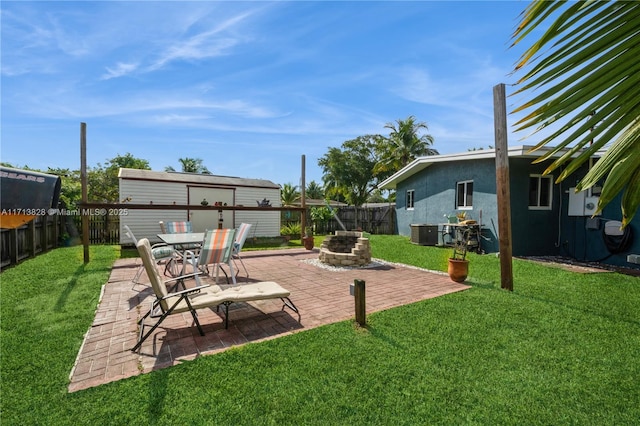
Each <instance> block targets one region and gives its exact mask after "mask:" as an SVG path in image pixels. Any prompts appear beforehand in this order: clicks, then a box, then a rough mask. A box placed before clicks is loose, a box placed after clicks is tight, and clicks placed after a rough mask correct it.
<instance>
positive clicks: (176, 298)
mask: <svg viewBox="0 0 640 426" xmlns="http://www.w3.org/2000/svg"><path fill="white" fill-rule="evenodd" d="M137 247H138V252H139V253H140V257H141V258H142V262H143V264H144V267H145V269H146V271H147V274H148V275H149V280H150V281H151V287H152V288H153V291H154V294H155V299H154V300H153V301H152V302H151V307H150V309H149V311H148V312H147V313H146V314H145V315H144V316H143V317H142V318H141V319H140V320H139V321H138V324H139V326H140V333H139V335H138V342H137V343H136V345H135V346H134V347H133V348H132V349H131V350H132V351H133V352H135V351H136V350H138V349H139V348H140V346H141V345H142V343H143V342H144V341H145V340H146V339H147V338H148V337H149V336H150V335H151V333H153V331H154V330H155V329H156V328H158V326H159V325H160V324H161V323H162V321H164V319H165V318H166V317H168V316H169V315H172V314H179V313H182V312H187V311H188V312H190V313H191V316H192V317H193V321H194V323H195V324H196V327H198V331H199V332H200V335H201V336H204V331H203V330H202V326H201V325H200V322H199V321H198V315H197V313H196V311H197V310H198V309H205V308H212V307H214V306H215V307H216V310H217V309H218V307H219V306H220V305H223V306H224V307H225V317H224V327H225V329H226V328H229V305H231V304H232V303H234V302H249V301H252V300H265V299H275V298H279V299H280V300H282V302H283V306H282V309H284V307H285V306H287V307H289V308H290V309H292V310H293V311H294V312H296V313H298V314H299V312H298V308H297V307H296V306H295V305H294V304H293V302H292V301H291V299H289V295H290V294H291V293H290V292H289V291H288V290H286V289H284V288H283V287H281V286H280V285H279V284H277V283H275V282H272V281H264V282H257V283H251V284H242V285H238V286H221V285H208V284H203V283H202V281H201V280H200V275H201V274H202V272H201V271H196V272H195V273H193V274H188V275H185V276H181V277H176V278H172V279H169V280H168V281H165V282H163V281H162V278H161V277H160V274H159V272H158V269H157V267H156V263H155V261H154V259H153V256H152V255H151V245H150V244H149V240H148V239H146V238H143V239H141V240H140V241H138V245H137ZM190 277H193V278H195V281H196V286H195V287H193V288H188V289H186V290H182V291H177V292H173V293H169V292H168V291H167V287H166V284H167V282H171V281H176V280H180V279H186V278H190ZM148 318H154V319H155V318H157V321H156V322H155V324H153V325H152V326H151V328H150V329H149V330H148V331H146V333H145V329H146V327H147V325H146V324H145V320H147V319H148Z"/></svg>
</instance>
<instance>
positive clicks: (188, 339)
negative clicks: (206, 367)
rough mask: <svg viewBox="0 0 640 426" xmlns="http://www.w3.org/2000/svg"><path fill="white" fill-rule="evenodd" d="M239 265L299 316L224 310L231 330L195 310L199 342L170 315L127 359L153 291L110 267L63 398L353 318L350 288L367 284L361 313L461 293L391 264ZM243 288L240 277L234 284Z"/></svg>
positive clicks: (305, 255) (291, 253) (274, 261)
mask: <svg viewBox="0 0 640 426" xmlns="http://www.w3.org/2000/svg"><path fill="white" fill-rule="evenodd" d="M242 258H243V260H244V263H245V265H246V267H247V269H248V270H249V274H250V281H275V282H277V283H279V284H280V285H281V286H283V287H284V288H286V289H288V290H289V291H291V296H290V298H291V300H292V301H293V302H294V303H295V304H296V306H297V307H298V309H299V311H300V312H299V315H298V314H296V313H295V312H293V311H291V310H290V309H289V308H285V309H284V310H283V309H282V302H281V301H280V300H279V299H276V300H265V301H258V302H251V303H238V304H234V305H231V307H230V309H229V329H227V330H225V328H224V324H223V317H224V313H223V310H222V309H221V310H220V313H218V312H216V310H215V309H202V310H199V311H198V319H199V321H200V323H201V324H202V327H203V329H204V332H205V335H204V336H200V334H199V333H198V330H197V328H196V327H195V325H194V324H193V318H192V317H191V315H190V314H189V313H185V314H179V315H171V316H169V317H168V318H167V319H166V320H165V321H164V322H163V323H162V325H161V326H160V327H158V329H157V330H156V331H155V332H154V334H153V335H151V336H150V337H149V338H148V339H147V340H146V341H145V342H144V344H143V345H142V348H141V350H140V351H139V353H133V352H131V350H130V349H131V348H132V347H133V346H134V345H135V343H136V340H137V320H138V318H140V317H141V316H142V315H144V314H145V313H146V312H147V310H148V309H149V304H150V301H151V300H152V291H151V288H150V287H149V285H148V284H146V283H147V282H148V281H146V280H147V279H146V274H143V276H142V278H141V282H142V284H137V285H135V286H133V284H132V283H131V279H132V278H133V276H134V274H135V272H136V270H137V268H138V266H139V265H140V263H141V261H140V259H121V260H118V261H116V263H115V265H114V267H113V270H112V271H111V276H110V278H109V281H108V282H107V283H106V284H105V285H104V287H103V294H102V295H101V298H100V302H99V305H98V308H97V311H96V317H95V319H94V322H93V324H92V325H91V327H90V329H89V331H88V332H87V334H86V336H85V339H84V343H83V345H82V347H81V348H80V352H79V353H78V357H77V359H76V363H75V365H74V367H73V370H72V372H71V375H70V380H71V382H70V384H69V391H70V392H74V391H77V390H81V389H86V388H89V387H92V386H97V385H100V384H103V383H107V382H111V381H115V380H119V379H123V378H126V377H131V376H135V375H138V374H144V373H147V372H149V371H153V370H157V369H160V368H165V367H169V366H172V365H175V364H178V363H180V362H181V361H183V360H190V359H194V358H196V357H198V356H201V355H207V354H214V353H216V352H220V351H223V350H225V349H227V348H229V347H232V346H237V345H242V344H245V343H248V342H258V341H260V340H265V339H271V338H275V337H279V336H283V335H286V334H290V333H294V332H298V331H302V330H305V329H310V328H313V327H318V326H321V325H324V324H329V323H332V322H338V321H343V320H347V319H350V318H354V317H355V303H354V298H353V297H352V296H351V295H350V294H349V285H350V284H352V283H353V282H354V280H356V279H359V280H364V281H365V282H366V306H367V314H369V313H371V312H376V311H382V310H385V309H389V308H392V307H396V306H401V305H405V304H408V303H412V302H416V301H419V300H423V299H429V298H433V297H437V296H441V295H444V294H448V293H452V292H456V291H461V290H464V289H466V288H468V286H466V285H464V284H458V283H455V282H453V281H451V280H450V279H449V277H448V276H447V275H446V274H443V273H437V272H432V271H425V270H422V269H418V268H413V267H408V266H404V265H396V264H380V265H378V266H376V267H375V268H366V269H364V268H361V269H351V270H340V271H332V270H327V269H323V268H319V267H318V266H315V265H313V264H310V263H308V262H305V260H308V259H317V258H318V249H317V248H316V249H314V250H312V251H308V250H304V249H286V250H269V251H245V252H243V253H242ZM244 282H246V280H245V279H244V276H243V275H242V274H241V275H240V277H239V281H238V283H239V285H242V283H244Z"/></svg>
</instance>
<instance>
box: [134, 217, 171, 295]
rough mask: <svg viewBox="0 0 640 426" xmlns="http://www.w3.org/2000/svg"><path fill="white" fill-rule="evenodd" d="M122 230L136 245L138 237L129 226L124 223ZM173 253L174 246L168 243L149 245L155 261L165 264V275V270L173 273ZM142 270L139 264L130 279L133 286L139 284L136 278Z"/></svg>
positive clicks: (138, 277)
mask: <svg viewBox="0 0 640 426" xmlns="http://www.w3.org/2000/svg"><path fill="white" fill-rule="evenodd" d="M124 230H125V234H126V235H127V237H129V238H131V240H132V241H133V244H135V245H136V247H137V246H138V239H137V238H136V237H135V235H133V232H131V228H129V225H124ZM175 254H176V251H175V250H174V248H173V247H171V246H170V245H168V244H164V243H158V244H154V245H153V246H151V255H152V256H153V258H154V259H155V260H156V263H157V264H162V263H164V264H165V268H164V274H165V275H167V272H169V274H170V275H174V274H173V273H172V271H171V268H172V266H174V265H175V258H174V256H175ZM143 271H144V265H140V267H139V268H138V270H137V271H136V274H135V275H134V277H133V279H132V280H131V282H132V283H133V286H134V287H135V285H136V284H139V281H138V280H139V279H140V276H141V275H142V272H143Z"/></svg>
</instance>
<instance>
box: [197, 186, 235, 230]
mask: <svg viewBox="0 0 640 426" xmlns="http://www.w3.org/2000/svg"><path fill="white" fill-rule="evenodd" d="M234 192H235V190H234V189H230V188H208V187H202V186H190V187H189V204H200V203H201V202H202V200H207V202H208V203H209V205H210V206H213V204H214V203H215V202H218V201H220V202H222V203H223V204H224V203H227V205H228V206H232V205H233V199H234ZM222 219H223V221H222V227H223V228H234V227H235V225H234V220H233V211H232V210H223V212H222ZM189 220H190V221H191V226H192V227H193V232H204V231H205V230H207V229H217V228H218V223H219V212H218V211H217V210H212V211H209V210H191V211H190V212H189Z"/></svg>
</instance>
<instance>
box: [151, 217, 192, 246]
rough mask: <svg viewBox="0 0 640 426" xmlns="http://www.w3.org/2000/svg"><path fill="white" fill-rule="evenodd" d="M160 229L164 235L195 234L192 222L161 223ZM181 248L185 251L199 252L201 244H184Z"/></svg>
mask: <svg viewBox="0 0 640 426" xmlns="http://www.w3.org/2000/svg"><path fill="white" fill-rule="evenodd" d="M160 229H162V230H163V231H164V232H163V233H164V234H184V233H187V234H190V233H192V232H193V228H192V227H191V222H188V221H173V222H160ZM180 248H181V249H183V250H199V249H200V244H182V245H181V246H180Z"/></svg>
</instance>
